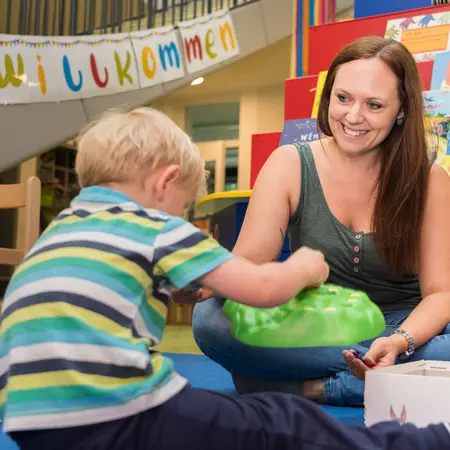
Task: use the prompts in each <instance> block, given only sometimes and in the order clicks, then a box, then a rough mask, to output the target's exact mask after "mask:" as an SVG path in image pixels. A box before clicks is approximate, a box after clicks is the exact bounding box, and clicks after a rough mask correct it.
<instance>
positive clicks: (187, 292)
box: [172, 288, 214, 305]
mask: <svg viewBox="0 0 450 450" xmlns="http://www.w3.org/2000/svg"><path fill="white" fill-rule="evenodd" d="M213 295H214V292H213V291H211V289H208V288H201V289H195V290H192V289H174V290H173V291H172V299H173V301H174V302H175V303H178V304H180V305H192V304H195V303H199V302H203V301H204V300H207V299H208V298H211V297H212V296H213Z"/></svg>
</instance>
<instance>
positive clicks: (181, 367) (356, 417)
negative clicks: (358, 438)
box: [167, 353, 364, 425]
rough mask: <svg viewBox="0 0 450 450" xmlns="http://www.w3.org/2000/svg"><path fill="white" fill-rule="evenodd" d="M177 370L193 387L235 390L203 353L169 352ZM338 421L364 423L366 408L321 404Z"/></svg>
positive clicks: (226, 376)
mask: <svg viewBox="0 0 450 450" xmlns="http://www.w3.org/2000/svg"><path fill="white" fill-rule="evenodd" d="M167 356H169V357H170V358H171V359H172V360H173V362H174V364H175V370H176V371H177V372H178V373H179V374H180V375H183V376H184V377H185V378H187V379H188V380H189V382H190V384H191V386H193V387H197V388H204V389H210V390H213V391H219V392H234V387H233V382H232V381H231V376H230V374H229V373H228V372H227V371H226V370H225V369H223V368H222V367H221V366H219V365H218V364H216V363H215V362H214V361H211V360H210V359H209V358H208V357H206V356H203V355H181V354H174V353H170V354H167ZM321 408H323V409H324V410H325V411H327V413H328V414H330V415H331V416H332V417H334V418H335V419H336V420H337V421H338V422H340V423H342V424H345V425H364V408H350V407H339V406H321Z"/></svg>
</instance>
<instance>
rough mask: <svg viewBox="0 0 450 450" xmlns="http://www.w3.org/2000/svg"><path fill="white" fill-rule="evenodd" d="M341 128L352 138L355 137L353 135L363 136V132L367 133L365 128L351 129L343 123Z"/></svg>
mask: <svg viewBox="0 0 450 450" xmlns="http://www.w3.org/2000/svg"><path fill="white" fill-rule="evenodd" d="M342 128H343V129H344V133H345V134H346V135H347V136H350V137H353V138H355V137H360V136H364V135H365V134H367V133H368V131H367V130H354V129H352V128H348V127H346V126H345V125H342Z"/></svg>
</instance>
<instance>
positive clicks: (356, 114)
mask: <svg viewBox="0 0 450 450" xmlns="http://www.w3.org/2000/svg"><path fill="white" fill-rule="evenodd" d="M363 120H364V119H363V117H362V115H361V108H360V106H359V105H357V104H356V103H355V104H353V105H352V106H351V108H350V110H349V111H348V113H347V121H348V123H355V124H356V123H361V122H362V121H363Z"/></svg>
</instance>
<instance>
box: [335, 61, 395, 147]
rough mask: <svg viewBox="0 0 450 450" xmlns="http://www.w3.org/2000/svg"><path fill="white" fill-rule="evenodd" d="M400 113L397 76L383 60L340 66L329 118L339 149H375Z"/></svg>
mask: <svg viewBox="0 0 450 450" xmlns="http://www.w3.org/2000/svg"><path fill="white" fill-rule="evenodd" d="M399 114H400V116H399ZM401 114H402V113H401V112H400V101H399V95H398V80H397V77H396V76H395V75H394V73H393V72H392V71H391V70H390V69H389V68H388V67H387V66H386V65H385V64H384V63H383V62H382V61H380V60H379V59H377V58H371V59H358V60H355V61H351V62H348V63H345V64H342V65H341V66H340V67H339V69H338V71H337V73H336V78H335V80H334V84H333V88H332V90H331V98H330V107H329V110H328V121H329V124H330V129H331V131H332V134H333V137H334V139H335V140H336V142H337V144H338V146H339V147H340V148H341V150H342V151H344V152H345V153H347V154H349V155H353V156H357V155H359V154H361V153H366V152H368V151H371V150H374V149H377V148H378V146H379V145H380V144H381V143H382V142H383V141H384V140H385V139H386V137H387V136H388V135H389V133H390V132H391V130H392V127H393V126H394V125H395V122H396V120H397V119H398V118H399V117H400V118H402V116H401Z"/></svg>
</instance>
